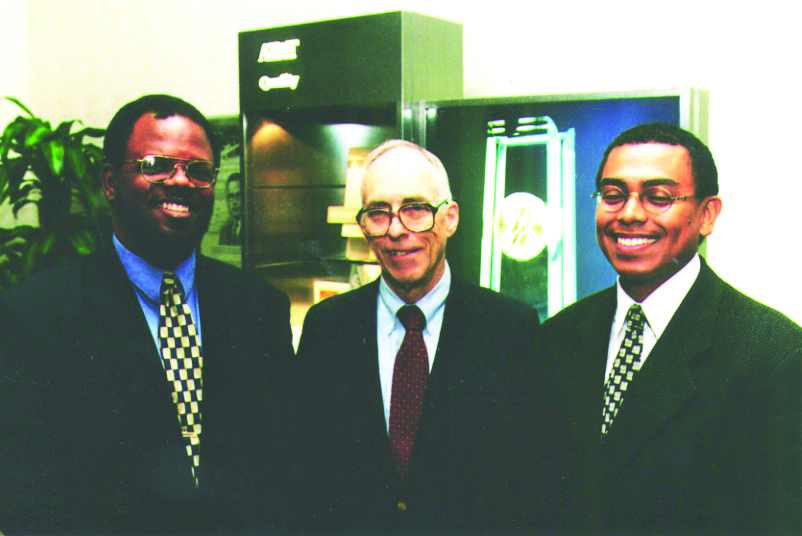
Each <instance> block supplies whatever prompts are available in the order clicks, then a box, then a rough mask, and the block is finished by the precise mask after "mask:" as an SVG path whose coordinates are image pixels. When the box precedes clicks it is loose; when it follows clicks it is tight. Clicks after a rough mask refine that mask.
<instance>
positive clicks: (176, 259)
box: [112, 199, 213, 270]
mask: <svg viewBox="0 0 802 536" xmlns="http://www.w3.org/2000/svg"><path fill="white" fill-rule="evenodd" d="M212 208H213V201H210V202H209V207H208V210H207V211H206V212H205V214H204V216H203V217H202V218H199V219H196V220H195V221H194V222H192V224H191V225H190V224H187V226H186V227H187V228H186V229H181V228H180V226H177V227H178V228H177V229H174V230H173V231H172V232H166V231H164V230H163V229H161V228H159V225H158V223H157V222H155V221H154V220H151V219H144V218H143V217H142V215H143V210H142V208H141V207H135V208H133V209H132V207H129V206H128V205H127V204H126V202H124V201H123V200H122V199H118V202H117V203H115V206H114V207H113V208H112V215H113V223H114V232H115V233H116V234H117V237H118V238H119V239H120V241H121V242H123V245H124V246H125V247H126V248H128V249H129V250H130V251H131V252H133V253H135V254H136V255H138V256H140V257H142V258H143V259H144V260H146V261H147V262H149V263H150V264H152V265H154V266H156V267H157V268H161V269H163V270H172V269H174V268H175V267H176V266H178V265H179V264H181V263H182V262H183V261H184V260H186V259H187V257H189V256H190V254H191V253H192V251H193V250H194V249H195V248H197V247H198V246H199V245H200V242H201V239H202V238H203V235H204V234H206V231H207V230H208V228H209V222H210V221H211V218H212Z"/></svg>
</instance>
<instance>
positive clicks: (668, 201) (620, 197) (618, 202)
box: [591, 186, 698, 214]
mask: <svg viewBox="0 0 802 536" xmlns="http://www.w3.org/2000/svg"><path fill="white" fill-rule="evenodd" d="M633 195H634V196H636V197H637V198H638V200H639V201H640V204H641V206H643V209H644V210H645V211H646V212H649V213H651V214H662V213H663V212H666V211H667V210H668V209H670V208H671V206H672V205H673V204H674V202H676V201H687V200H689V199H697V198H698V196H696V195H679V196H676V195H671V192H669V191H668V190H666V189H664V188H660V187H651V188H647V189H646V190H645V191H643V192H640V193H638V192H629V193H627V192H625V191H623V190H621V189H620V188H617V187H615V186H605V187H603V188H602V189H601V191H598V192H594V193H592V194H591V197H594V198H596V200H597V201H598V204H599V206H600V207H601V208H602V209H604V210H605V211H607V212H618V211H619V210H621V209H622V208H624V205H626V203H627V201H628V200H629V198H630V197H632V196H633Z"/></svg>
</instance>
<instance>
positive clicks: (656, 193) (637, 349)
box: [536, 123, 802, 534]
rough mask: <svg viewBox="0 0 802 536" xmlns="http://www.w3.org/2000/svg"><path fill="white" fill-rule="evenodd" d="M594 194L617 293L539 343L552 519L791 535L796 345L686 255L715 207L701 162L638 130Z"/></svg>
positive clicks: (689, 140) (565, 320)
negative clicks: (546, 410) (550, 410)
mask: <svg viewBox="0 0 802 536" xmlns="http://www.w3.org/2000/svg"><path fill="white" fill-rule="evenodd" d="M754 184H757V183H755V182H754V181H753V185H754ZM761 184H763V183H761ZM768 184H769V183H765V184H764V186H763V187H761V188H758V189H757V190H756V191H755V192H754V194H755V195H754V196H753V199H754V201H755V202H761V201H760V200H761V199H764V198H765V196H766V195H769V197H770V196H771V195H774V194H772V193H769V192H767V191H765V188H766V187H767V186H766V185H768ZM596 187H597V192H596V194H595V195H596V197H597V198H598V204H597V208H596V231H597V238H598V242H599V245H600V247H601V250H602V252H603V253H604V255H605V256H606V257H607V259H608V260H609V261H610V263H611V264H612V266H613V268H615V270H616V272H618V281H617V283H616V285H615V286H613V287H611V288H608V289H606V290H604V291H602V292H600V293H598V294H595V295H593V296H589V297H587V298H585V299H583V300H581V301H579V302H578V303H576V304H574V305H572V306H570V307H568V308H567V309H565V310H564V311H562V312H561V313H559V314H557V315H555V316H554V317H552V318H551V319H549V320H548V321H546V322H545V323H544V325H543V327H542V329H541V332H540V346H541V348H540V350H541V352H542V355H543V356H544V359H545V360H546V361H545V363H546V365H544V367H543V369H542V370H541V371H540V373H541V374H540V377H539V378H538V379H537V381H539V382H541V383H540V384H539V386H538V388H537V389H536V391H538V392H539V393H540V394H541V395H542V396H543V399H544V401H543V404H544V407H551V408H554V412H553V414H552V415H550V416H549V419H550V422H551V424H549V425H544V426H543V428H542V429H541V432H542V433H543V437H544V438H546V439H547V440H549V441H551V452H550V454H549V456H547V459H549V460H550V462H551V464H550V465H551V467H552V472H551V478H550V479H545V484H544V485H545V486H547V487H549V489H550V491H551V495H552V500H551V502H552V504H553V505H554V508H553V513H554V514H555V515H556V516H557V518H556V519H559V520H561V521H562V523H563V524H564V526H563V527H562V528H563V529H565V528H566V527H567V528H569V529H572V530H575V531H577V530H578V531H580V532H582V531H584V532H588V533H592V534H597V533H612V534H656V533H660V534H688V533H705V534H707V533H717V534H735V533H739V534H740V533H758V534H798V533H800V530H802V529H801V528H800V513H801V512H802V507H801V506H800V505H802V496H800V489H801V488H802V478H800V475H801V474H802V449H800V448H799V447H800V440H802V330H801V329H800V328H799V326H797V325H796V324H794V323H793V322H791V321H790V320H789V319H787V318H786V317H784V316H783V315H781V314H780V313H778V312H777V311H774V310H772V309H769V308H768V307H766V306H764V305H762V304H760V303H758V302H756V301H754V300H752V299H750V298H748V297H747V296H745V295H743V294H742V293H740V292H738V291H737V290H735V289H734V288H732V287H731V286H729V285H728V284H727V283H725V282H724V281H722V280H721V279H720V278H719V277H718V276H717V275H716V274H715V273H714V272H713V271H712V270H711V269H710V267H709V266H708V265H707V263H706V261H705V260H704V259H702V258H701V257H700V256H699V255H698V248H699V244H700V243H701V242H702V241H703V240H704V239H705V237H707V236H708V235H709V234H710V233H711V232H712V231H713V225H714V224H715V222H716V218H717V217H718V215H719V212H720V211H721V206H722V202H721V199H720V198H719V197H718V175H717V171H716V165H715V163H714V161H713V157H712V155H711V153H710V151H709V150H708V148H707V147H706V146H705V145H704V144H703V143H702V142H701V141H699V140H698V139H697V138H696V137H695V136H693V135H692V134H690V133H689V132H686V131H684V130H682V129H680V128H678V127H675V126H672V125H669V124H664V123H649V124H644V125H639V126H635V127H633V128H632V129H630V130H627V131H625V132H623V133H622V134H620V135H619V136H618V137H617V138H616V139H615V140H613V142H612V143H611V145H610V146H609V147H608V148H607V151H606V153H605V154H604V158H603V160H602V162H601V165H600V166H599V171H598V175H597V177H596ZM759 192H762V193H759ZM745 251H746V250H745ZM750 251H751V250H750ZM768 262H770V259H768Z"/></svg>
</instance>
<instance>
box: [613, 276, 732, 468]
mask: <svg viewBox="0 0 802 536" xmlns="http://www.w3.org/2000/svg"><path fill="white" fill-rule="evenodd" d="M722 288H723V287H722V285H721V284H720V283H718V279H717V278H716V276H715V275H714V274H713V272H712V271H711V270H710V268H708V267H707V265H706V264H705V263H704V262H702V269H701V271H700V273H699V276H698V278H697V280H696V282H695V283H694V285H693V286H692V287H691V290H690V291H689V292H688V295H687V296H686V297H685V299H684V300H683V301H682V303H681V304H680V307H679V308H678V309H677V312H676V313H675V314H674V316H673V317H672V319H671V321H670V322H669V324H668V326H667V327H666V330H665V331H664V332H663V334H662V336H661V337H660V339H659V340H658V341H657V344H656V345H655V347H654V348H653V350H652V353H651V354H650V355H649V358H648V359H647V361H646V363H645V364H644V366H643V369H641V371H640V372H639V373H638V377H637V378H636V379H635V381H634V382H633V383H632V387H631V388H630V392H629V393H627V395H628V396H627V398H628V399H629V400H626V401H625V402H624V405H623V407H622V409H621V412H620V413H619V415H618V417H617V418H616V422H615V424H614V425H613V428H612V430H611V432H610V435H609V437H608V442H607V443H608V447H609V449H608V451H609V456H610V458H609V468H610V470H611V471H617V470H618V469H619V468H621V467H622V466H623V464H624V463H626V461H627V460H629V459H632V458H633V457H634V456H636V455H637V453H638V451H639V450H640V449H642V448H643V447H644V446H645V445H647V444H648V443H649V442H650V441H651V440H652V439H653V438H654V437H655V435H656V434H658V433H659V431H660V430H661V429H662V428H663V427H664V426H666V424H667V423H668V422H669V421H670V420H671V419H673V418H675V417H676V416H677V414H678V412H680V410H681V409H682V408H683V406H685V404H686V403H687V402H688V400H689V399H690V398H691V397H693V396H694V394H695V393H696V382H695V381H694V377H693V370H692V367H693V365H694V364H695V363H696V360H697V359H698V358H700V357H701V356H702V355H703V354H704V353H705V352H706V351H707V350H708V348H709V347H710V344H711V333H712V332H713V324H714V322H715V317H716V309H717V307H718V303H719V300H720V297H721V291H722ZM627 402H631V404H627Z"/></svg>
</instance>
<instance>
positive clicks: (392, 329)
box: [376, 263, 451, 433]
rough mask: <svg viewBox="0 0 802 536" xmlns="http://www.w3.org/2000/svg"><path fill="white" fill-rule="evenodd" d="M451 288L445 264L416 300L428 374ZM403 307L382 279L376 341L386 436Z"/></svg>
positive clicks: (449, 270)
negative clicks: (422, 320) (422, 321)
mask: <svg viewBox="0 0 802 536" xmlns="http://www.w3.org/2000/svg"><path fill="white" fill-rule="evenodd" d="M450 289H451V269H450V268H449V266H448V263H446V267H445V270H444V271H443V276H442V277H441V278H440V281H438V282H437V284H436V285H435V286H434V288H432V290H430V291H429V292H428V293H427V294H426V295H425V296H423V297H422V298H421V299H419V300H418V301H417V302H416V303H415V305H417V306H418V307H419V308H420V310H421V311H422V312H423V315H424V316H425V317H426V327H425V328H423V342H424V343H425V344H426V353H427V354H428V355H429V372H431V370H432V365H433V364H434V355H435V352H436V351H437V343H438V341H439V340H440V328H441V327H442V325H443V311H444V310H445V307H446V298H447V297H448V291H449V290H450ZM404 305H406V303H405V302H404V300H402V299H401V298H399V297H398V296H397V295H396V293H395V292H393V290H392V289H391V288H390V287H389V285H387V283H386V282H385V280H384V277H382V278H381V281H380V283H379V298H378V304H377V309H378V317H377V333H376V335H377V342H378V346H379V380H380V381H381V389H382V399H383V401H384V422H385V425H386V426H387V430H388V433H389V430H390V398H391V395H392V389H393V368H394V367H395V356H396V354H398V349H399V348H401V343H402V342H403V341H404V335H406V330H405V329H404V326H403V325H402V324H401V321H400V320H399V319H398V317H397V316H396V313H398V310H399V309H400V308H401V307H403V306H404Z"/></svg>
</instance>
